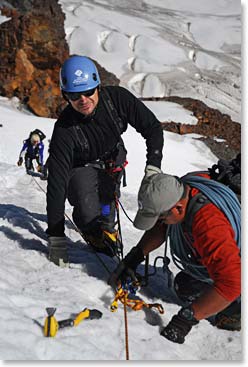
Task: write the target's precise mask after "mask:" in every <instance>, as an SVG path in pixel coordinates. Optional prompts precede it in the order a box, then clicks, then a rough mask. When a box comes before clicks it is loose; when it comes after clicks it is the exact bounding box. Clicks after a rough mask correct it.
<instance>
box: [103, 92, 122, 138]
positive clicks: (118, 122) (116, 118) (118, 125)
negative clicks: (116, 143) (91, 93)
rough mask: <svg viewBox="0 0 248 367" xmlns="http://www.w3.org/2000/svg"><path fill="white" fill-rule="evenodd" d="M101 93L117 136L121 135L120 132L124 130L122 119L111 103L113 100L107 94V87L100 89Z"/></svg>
mask: <svg viewBox="0 0 248 367" xmlns="http://www.w3.org/2000/svg"><path fill="white" fill-rule="evenodd" d="M101 93H102V97H103V103H104V105H105V107H106V109H107V111H108V113H109V116H110V117H111V119H112V121H113V123H114V125H115V127H116V130H117V133H118V137H120V136H121V134H122V133H123V131H124V124H123V121H122V119H121V118H120V116H119V115H118V112H117V110H116V108H115V106H114V104H113V101H112V99H111V97H110V95H109V92H108V91H107V89H105V88H104V89H102V90H101Z"/></svg>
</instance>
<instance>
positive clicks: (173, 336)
mask: <svg viewBox="0 0 248 367" xmlns="http://www.w3.org/2000/svg"><path fill="white" fill-rule="evenodd" d="M187 309H188V308H187ZM184 310H185V309H184V308H182V309H181V310H180V311H179V312H178V314H177V315H174V316H173V317H172V319H171V321H170V322H169V324H168V325H167V326H166V327H165V328H163V330H162V331H161V332H160V335H162V336H164V337H165V338H166V339H168V340H170V341H172V342H174V343H178V344H183V343H184V341H185V336H186V335H187V334H188V333H189V332H190V330H191V329H192V327H193V326H194V325H197V324H198V323H199V321H198V320H196V319H195V318H194V316H191V317H188V315H187V316H186V317H185V311H184Z"/></svg>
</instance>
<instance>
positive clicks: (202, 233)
mask: <svg viewBox="0 0 248 367" xmlns="http://www.w3.org/2000/svg"><path fill="white" fill-rule="evenodd" d="M198 192H199V190H197V189H195V188H192V189H191V194H192V196H194V195H195V194H196V193H198ZM192 235H193V239H194V242H193V247H194V248H195V249H196V251H197V253H198V254H199V255H200V261H201V263H202V264H203V265H204V266H205V267H206V268H207V270H208V273H209V276H210V278H211V279H212V280H213V281H214V287H215V289H216V291H217V292H218V293H219V294H220V295H222V296H223V297H224V298H225V299H227V300H228V301H233V300H235V299H236V298H237V297H238V296H240V293H241V258H240V251H239V248H238V246H237V244H236V241H235V234H234V230H233V228H232V226H231V224H230V223H229V221H228V219H227V218H226V216H225V215H224V214H223V212H222V211H221V210H220V209H218V208H217V207H216V206H215V205H214V204H212V203H210V204H206V205H204V206H203V207H202V208H201V209H199V210H198V211H197V213H196V214H195V216H194V220H193V224H192Z"/></svg>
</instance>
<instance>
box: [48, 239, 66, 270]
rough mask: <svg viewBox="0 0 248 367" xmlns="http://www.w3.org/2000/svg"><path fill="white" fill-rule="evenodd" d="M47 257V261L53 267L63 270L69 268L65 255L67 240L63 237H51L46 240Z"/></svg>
mask: <svg viewBox="0 0 248 367" xmlns="http://www.w3.org/2000/svg"><path fill="white" fill-rule="evenodd" d="M48 248H49V255H48V259H49V260H50V261H52V262H53V263H54V264H55V265H58V266H60V267H61V268H65V267H68V266H69V259H68V253H67V240H66V238H65V237H55V236H51V237H49V239H48Z"/></svg>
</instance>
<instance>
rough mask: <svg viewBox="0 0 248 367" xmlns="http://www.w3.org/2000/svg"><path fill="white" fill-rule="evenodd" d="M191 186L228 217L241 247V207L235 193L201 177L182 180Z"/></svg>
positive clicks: (222, 185) (224, 186)
mask: <svg viewBox="0 0 248 367" xmlns="http://www.w3.org/2000/svg"><path fill="white" fill-rule="evenodd" d="M181 179H182V181H183V182H184V183H186V184H189V185H190V186H193V187H196V188H197V189H198V190H200V191H201V192H202V193H203V194H204V195H206V196H207V198H208V199H209V200H210V201H211V202H212V203H213V204H214V205H216V206H217V207H218V208H219V209H220V210H221V211H222V212H223V213H224V214H225V215H226V217H227V219H228V220H229V222H230V224H231V225H232V227H233V230H234V232H235V240H236V242H237V244H238V247H239V248H240V246H241V220H240V218H241V205H240V203H239V201H238V199H237V196H236V195H235V193H234V192H233V191H232V190H231V189H230V188H229V187H227V186H226V185H224V184H221V183H219V182H217V181H214V180H209V179H206V178H204V177H201V176H187V177H185V178H183V177H182V178H181Z"/></svg>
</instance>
